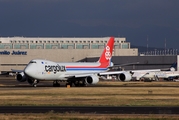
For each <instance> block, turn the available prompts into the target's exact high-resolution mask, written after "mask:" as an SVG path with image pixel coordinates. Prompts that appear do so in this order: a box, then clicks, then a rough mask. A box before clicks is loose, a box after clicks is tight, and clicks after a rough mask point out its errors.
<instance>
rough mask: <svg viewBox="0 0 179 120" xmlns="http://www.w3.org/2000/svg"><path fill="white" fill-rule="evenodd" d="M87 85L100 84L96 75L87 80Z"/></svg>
mask: <svg viewBox="0 0 179 120" xmlns="http://www.w3.org/2000/svg"><path fill="white" fill-rule="evenodd" d="M85 81H86V83H87V84H96V83H98V82H99V78H98V76H96V75H91V76H88V77H86V78H85Z"/></svg>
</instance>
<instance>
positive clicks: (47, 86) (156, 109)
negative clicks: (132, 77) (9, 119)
mask: <svg viewBox="0 0 179 120" xmlns="http://www.w3.org/2000/svg"><path fill="white" fill-rule="evenodd" d="M111 83H113V81H111ZM169 83H170V84H169ZM178 84H179V83H178V82H168V83H165V84H162V85H161V84H160V82H158V83H157V82H156V83H154V84H152V83H147V84H145V85H148V86H145V85H144V82H126V83H125V82H121V84H118V85H116V83H115V82H114V83H113V84H110V83H109V84H97V85H92V86H87V88H86V87H85V89H82V90H83V91H85V90H88V89H91V90H93V88H92V87H94V89H96V90H99V89H103V88H104V89H106V88H107V89H108V87H109V89H112V88H113V89H119V88H120V87H122V88H124V89H125V87H133V88H134V89H135V87H136V86H138V85H140V86H141V87H142V88H144V87H156V88H157V87H164V89H165V87H169V88H170V87H175V89H178ZM98 87H101V88H98ZM138 87H139V86H138ZM52 88H53V87H52V81H50V82H44V81H43V82H41V83H39V85H38V87H37V89H34V88H33V87H32V86H31V85H29V84H28V83H27V82H22V83H20V82H18V81H16V80H15V79H14V77H0V90H1V91H2V92H4V93H1V100H8V101H9V103H8V104H11V105H10V106H7V105H8V104H6V105H5V106H3V105H4V104H2V103H1V106H0V113H48V112H52V111H53V112H54V113H88V114H91V113H92V114H179V107H178V106H176V107H173V106H167V107H165V106H164V107H161V106H135V105H133V106H132V107H131V106H127V104H126V105H124V106H122V105H123V104H122V105H120V106H117V107H116V106H115V105H113V106H110V105H108V106H103V105H99V106H98V104H96V105H91V106H87V105H84V106H83V105H81V106H80V105H78V106H76V105H75V103H74V105H72V106H70V105H67V106H63V105H59V104H61V103H59V104H53V103H50V102H49V104H52V105H50V106H49V105H48V104H47V105H39V104H37V103H38V101H39V103H40V102H43V103H47V102H48V101H46V100H52V101H54V102H55V101H56V102H58V101H60V100H61V102H63V101H64V102H65V101H69V102H75V101H74V100H77V101H79V102H87V103H88V102H92V101H94V103H96V102H97V101H101V100H102V99H99V98H98V97H99V95H98V93H96V94H94V93H93V94H90V95H89V96H86V95H87V94H85V93H84V94H83V93H80V94H79V96H81V97H80V98H76V97H77V95H76V96H75V95H74V96H73V94H71V93H66V89H65V83H63V84H62V87H60V88H62V89H61V90H60V89H59V87H58V89H56V88H53V89H52ZM133 88H131V89H133ZM136 88H137V87H136ZM137 89H138V88H137ZM137 89H136V90H137ZM17 90H18V91H17ZM43 90H47V92H43V93H44V95H43V94H41V91H43ZM52 90H57V92H58V93H57V92H52V93H50V91H52ZM58 90H59V91H58ZM62 90H63V91H65V92H63V95H62V96H63V98H64V100H63V99H62V98H61V94H60V92H61V91H62ZM72 90H79V89H71V91H72ZM120 90H121V89H120ZM149 90H150V89H149ZM13 91H17V92H14V94H15V95H14V94H11V92H13ZM21 91H23V92H21ZM27 91H31V92H32V93H31V92H27ZM35 91H38V92H37V93H36V92H35ZM68 91H70V90H69V89H68ZM26 92H27V93H26ZM48 92H49V93H48ZM149 92H150V91H146V92H145V93H144V94H143V93H141V95H145V96H149V97H150V96H152V95H153V96H164V97H165V96H168V97H175V95H178V93H176V94H174V95H172V94H170V93H160V94H158V93H155V92H156V91H155V90H154V91H153V93H149ZM33 94H34V98H33ZM58 94H59V95H58ZM66 94H67V95H68V96H69V97H72V98H69V97H66ZM69 94H70V95H72V96H70V95H69ZM46 95H48V96H46ZM92 96H94V98H91V97H92ZM103 96H104V98H103ZM105 96H106V97H111V98H113V96H115V98H113V99H114V100H120V99H122V98H121V97H128V96H129V97H130V96H134V97H136V95H135V94H129V93H124V94H123V93H120V92H119V91H117V93H112V94H109V96H108V95H105V94H104V95H100V97H102V98H103V99H105V98H106V97H105ZM120 96H121V97H120ZM139 96H140V95H139ZM3 97H7V99H6V98H3ZM16 97H17V98H16ZM36 97H37V98H36ZM39 97H40V98H39ZM47 97H48V98H47ZM10 98H11V99H12V100H13V99H14V98H15V99H14V100H17V102H18V100H19V101H20V102H19V103H23V104H25V103H24V102H23V101H21V98H22V99H25V100H27V102H33V100H36V101H35V104H34V105H32V106H29V105H22V106H18V105H19V104H16V103H15V105H13V101H11V99H10ZM27 98H28V99H27ZM141 99H142V100H149V101H151V102H152V101H153V99H152V98H151V97H150V98H149V99H143V98H140V99H139V98H136V100H141ZM150 99H151V100H150ZM158 99H159V100H160V98H158ZM177 99H178V98H171V99H169V100H170V101H175V100H177ZM106 100H108V99H106ZM126 100H128V99H127V98H126ZM134 100H135V99H134ZM134 100H133V101H134ZM154 100H155V99H154ZM161 100H163V99H161ZM131 101H132V100H131ZM6 102H7V101H6ZM114 104H115V102H114Z"/></svg>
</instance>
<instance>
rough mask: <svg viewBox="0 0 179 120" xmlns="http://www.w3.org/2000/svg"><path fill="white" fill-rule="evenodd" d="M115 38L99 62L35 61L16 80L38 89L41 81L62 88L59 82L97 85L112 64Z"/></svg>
mask: <svg viewBox="0 0 179 120" xmlns="http://www.w3.org/2000/svg"><path fill="white" fill-rule="evenodd" d="M113 46H114V37H110V39H109V40H108V43H107V45H106V47H105V48H104V50H103V52H102V55H101V57H100V58H99V60H98V61H97V62H72V63H60V62H53V61H49V60H43V59H34V60H31V61H30V62H29V64H28V65H27V66H26V67H25V69H24V70H12V71H13V72H18V74H17V76H16V79H17V81H19V82H25V81H27V82H28V83H29V84H31V85H32V86H34V87H36V86H37V83H39V81H53V86H60V83H59V81H66V82H67V85H72V84H74V85H75V86H85V85H87V84H96V83H98V81H99V77H98V75H97V74H98V73H100V72H103V71H107V70H108V67H111V65H113V64H112V63H111V57H112V51H113Z"/></svg>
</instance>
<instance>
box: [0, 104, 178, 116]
mask: <svg viewBox="0 0 179 120" xmlns="http://www.w3.org/2000/svg"><path fill="white" fill-rule="evenodd" d="M52 111H53V112H54V113H88V114H89V113H93V114H179V107H99V106H93V107H87V106H85V107H73V106H0V113H47V112H52Z"/></svg>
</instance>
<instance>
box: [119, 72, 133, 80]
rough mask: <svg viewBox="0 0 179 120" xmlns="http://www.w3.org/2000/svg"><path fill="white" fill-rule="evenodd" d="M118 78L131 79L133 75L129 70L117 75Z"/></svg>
mask: <svg viewBox="0 0 179 120" xmlns="http://www.w3.org/2000/svg"><path fill="white" fill-rule="evenodd" d="M117 79H118V80H121V81H130V80H131V79H132V75H131V74H130V73H128V72H125V73H121V74H119V75H118V76H117Z"/></svg>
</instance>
